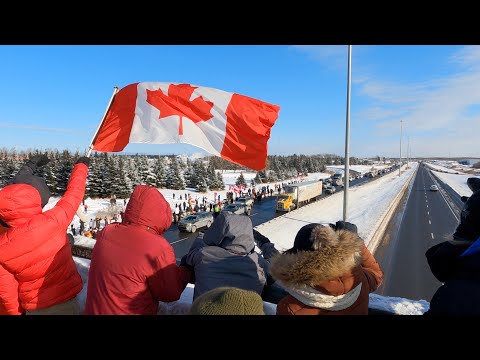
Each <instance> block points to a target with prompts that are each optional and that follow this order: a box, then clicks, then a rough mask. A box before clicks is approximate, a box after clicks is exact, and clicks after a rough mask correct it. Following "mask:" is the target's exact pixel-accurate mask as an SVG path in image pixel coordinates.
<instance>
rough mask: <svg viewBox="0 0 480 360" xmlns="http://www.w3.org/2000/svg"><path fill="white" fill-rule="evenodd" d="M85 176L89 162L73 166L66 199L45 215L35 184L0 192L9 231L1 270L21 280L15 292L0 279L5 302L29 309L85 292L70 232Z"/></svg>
mask: <svg viewBox="0 0 480 360" xmlns="http://www.w3.org/2000/svg"><path fill="white" fill-rule="evenodd" d="M87 172H88V168H87V166H86V165H85V164H77V165H75V167H74V169H73V172H72V175H71V178H70V181H69V183H68V186H67V191H66V192H65V195H64V196H63V197H62V198H61V199H60V201H59V202H58V203H57V204H56V205H55V207H53V208H52V209H50V210H47V211H45V212H43V213H42V206H41V199H40V193H39V192H38V191H37V189H35V188H34V187H33V186H31V185H26V184H13V185H8V186H6V187H4V188H3V189H2V190H0V218H2V219H3V220H4V221H5V222H6V223H7V224H8V226H9V227H10V228H9V230H8V232H6V233H3V234H1V235H0V266H2V267H3V268H4V269H5V270H6V271H8V272H9V273H10V274H13V276H14V277H15V280H16V281H17V282H18V291H14V290H13V289H14V286H15V285H14V282H13V281H12V278H11V277H9V276H0V302H1V303H3V304H12V306H13V307H14V304H15V303H16V302H17V301H18V300H19V301H20V305H21V307H22V308H23V309H25V310H37V309H44V308H48V307H50V306H53V305H56V304H60V303H63V302H65V301H67V300H69V299H71V298H73V297H74V296H75V295H77V294H78V293H79V292H80V290H82V279H81V277H80V274H79V273H78V271H77V268H76V266H75V263H74V262H73V258H72V253H71V248H70V244H69V243H68V239H67V234H66V232H67V227H68V225H69V224H70V223H71V221H72V219H73V216H74V215H75V212H76V211H77V209H78V206H79V205H80V202H81V201H82V199H83V196H84V193H85V183H86V178H87ZM8 284H9V285H8ZM2 290H4V291H2ZM6 290H7V291H6ZM15 295H16V296H15Z"/></svg>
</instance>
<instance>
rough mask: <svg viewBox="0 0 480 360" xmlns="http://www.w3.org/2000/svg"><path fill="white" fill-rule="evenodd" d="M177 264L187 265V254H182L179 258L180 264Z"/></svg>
mask: <svg viewBox="0 0 480 360" xmlns="http://www.w3.org/2000/svg"><path fill="white" fill-rule="evenodd" d="M179 266H188V265H187V255H183V256H182V258H181V259H180V264H179Z"/></svg>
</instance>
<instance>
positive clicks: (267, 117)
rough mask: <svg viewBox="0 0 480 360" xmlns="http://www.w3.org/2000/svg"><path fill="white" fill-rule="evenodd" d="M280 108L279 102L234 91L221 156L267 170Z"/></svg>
mask: <svg viewBox="0 0 480 360" xmlns="http://www.w3.org/2000/svg"><path fill="white" fill-rule="evenodd" d="M279 111H280V107H279V106H277V105H273V104H269V103H266V102H263V101H260V100H257V99H253V98H250V97H248V96H244V95H239V94H233V96H232V99H231V100H230V103H229V104H228V107H227V110H226V115H227V127H226V135H225V140H224V143H223V148H222V152H221V153H220V155H221V156H222V157H223V158H225V159H227V160H230V161H232V162H234V163H237V164H240V165H243V166H247V167H249V168H251V169H255V170H262V169H264V168H265V166H266V161H267V141H268V139H270V128H271V127H272V126H273V125H274V124H275V121H276V120H277V118H278V112H279Z"/></svg>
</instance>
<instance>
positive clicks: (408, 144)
mask: <svg viewBox="0 0 480 360" xmlns="http://www.w3.org/2000/svg"><path fill="white" fill-rule="evenodd" d="M407 139H408V143H407V169H409V167H408V159H409V157H410V136H409V137H408V138H407Z"/></svg>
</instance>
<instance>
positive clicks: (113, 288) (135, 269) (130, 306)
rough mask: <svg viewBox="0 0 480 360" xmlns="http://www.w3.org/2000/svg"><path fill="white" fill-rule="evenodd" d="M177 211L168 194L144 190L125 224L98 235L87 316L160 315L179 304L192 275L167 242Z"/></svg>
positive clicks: (134, 197) (129, 207)
mask: <svg viewBox="0 0 480 360" xmlns="http://www.w3.org/2000/svg"><path fill="white" fill-rule="evenodd" d="M171 223H172V210H171V209H170V205H169V204H168V203H167V202H166V201H165V199H164V198H163V196H162V194H160V192H159V191H158V190H157V189H156V188H154V187H151V186H146V185H138V186H137V187H136V188H135V190H134V191H133V193H132V196H131V198H130V201H129V202H128V205H127V208H126V209H125V214H124V216H123V219H122V223H115V224H110V225H108V226H107V227H105V228H104V229H103V230H101V231H100V232H99V233H98V234H97V238H96V240H97V242H96V244H95V247H94V248H93V252H92V260H91V262H90V270H89V273H88V287H87V301H86V305H85V312H84V313H85V314H86V315H112V314H138V315H155V314H157V311H158V302H159V301H164V302H171V301H175V300H178V299H179V298H180V295H181V294H182V292H183V290H184V289H185V287H186V286H187V283H188V282H189V280H190V278H191V275H192V274H191V271H190V270H188V269H187V268H186V267H184V266H177V265H176V259H175V254H174V252H173V248H172V246H171V245H170V244H169V243H168V242H167V241H166V240H165V239H164V238H163V237H162V234H163V232H164V231H165V229H168V228H169V227H170V224H171Z"/></svg>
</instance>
